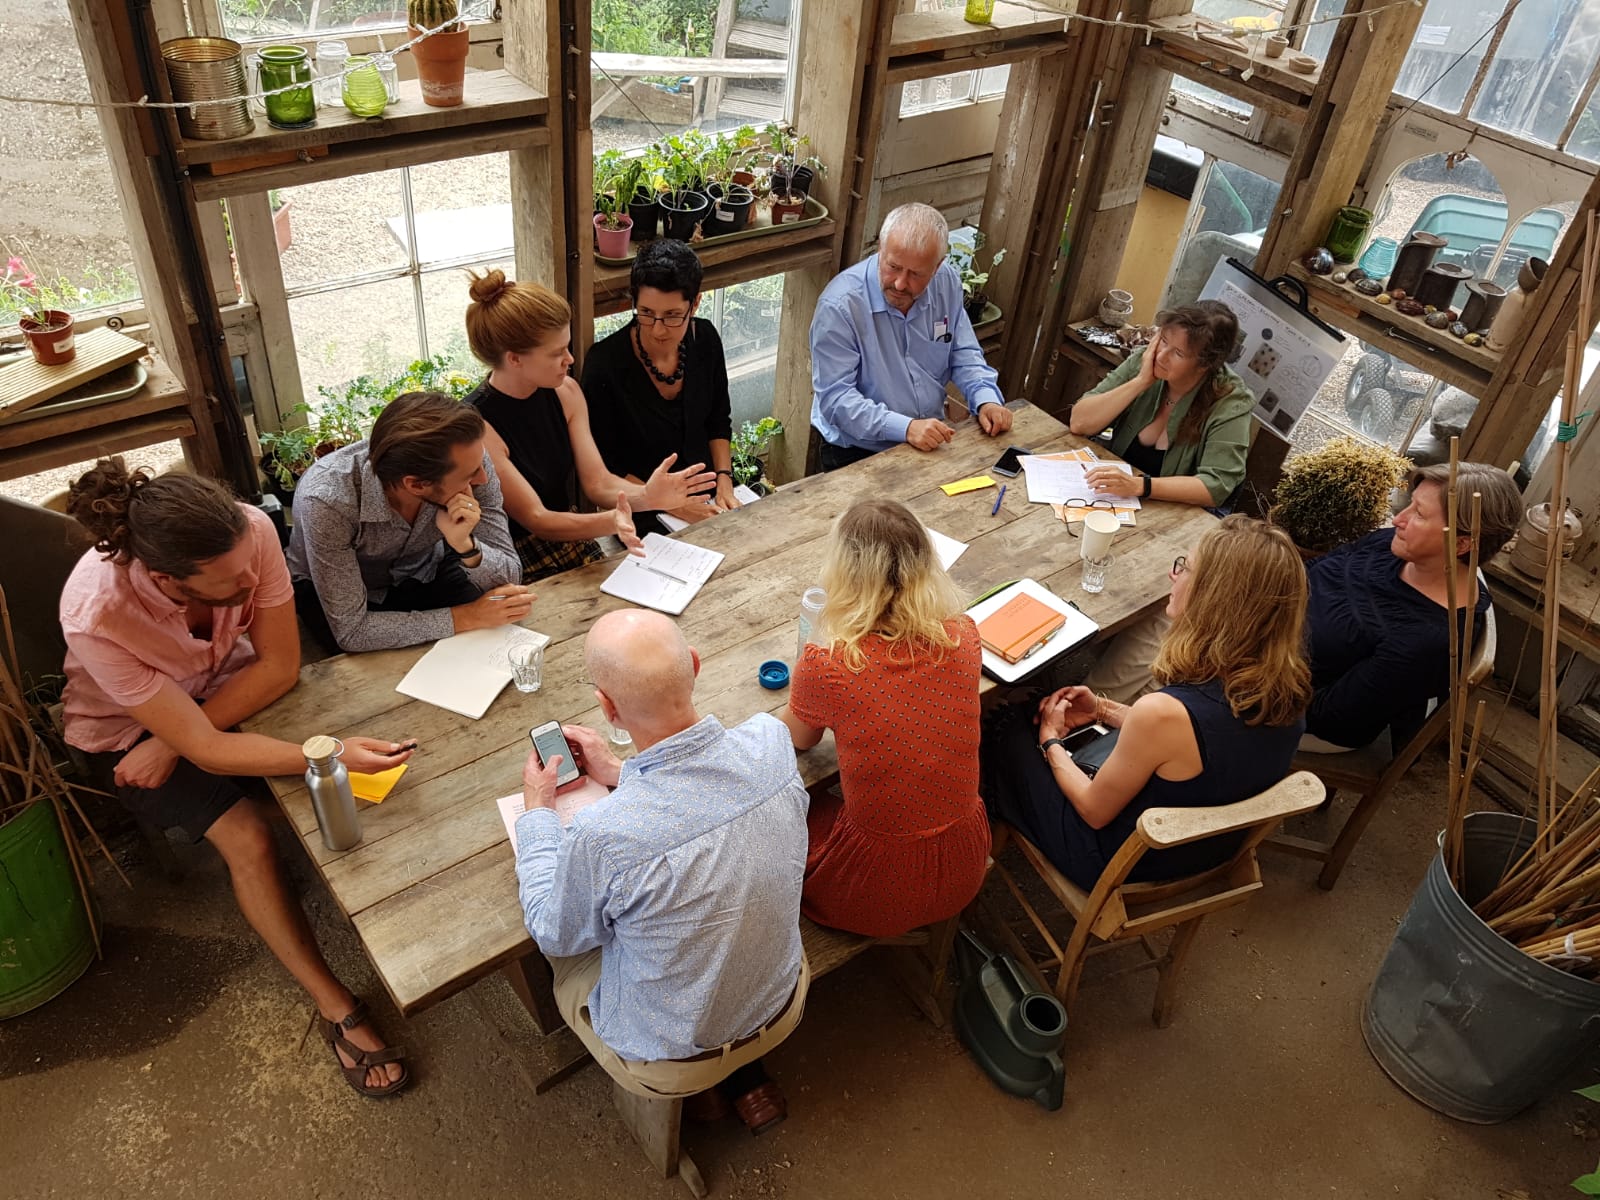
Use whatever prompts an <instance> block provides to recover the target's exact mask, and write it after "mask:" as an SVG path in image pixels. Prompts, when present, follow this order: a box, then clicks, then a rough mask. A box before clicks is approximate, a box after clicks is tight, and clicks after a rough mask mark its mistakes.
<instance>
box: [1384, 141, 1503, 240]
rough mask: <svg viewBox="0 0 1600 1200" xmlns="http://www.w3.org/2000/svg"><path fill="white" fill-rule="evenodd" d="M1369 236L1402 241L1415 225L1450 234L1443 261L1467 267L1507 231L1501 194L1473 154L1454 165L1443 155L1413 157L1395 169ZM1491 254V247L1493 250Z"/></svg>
mask: <svg viewBox="0 0 1600 1200" xmlns="http://www.w3.org/2000/svg"><path fill="white" fill-rule="evenodd" d="M1373 211H1374V217H1373V221H1372V233H1371V236H1372V237H1375V238H1376V237H1387V238H1393V239H1394V240H1395V241H1397V242H1401V243H1403V242H1404V241H1405V239H1406V237H1407V235H1409V234H1410V233H1411V231H1412V230H1414V229H1420V230H1424V231H1426V232H1428V233H1436V234H1438V235H1440V236H1441V237H1444V238H1448V239H1449V241H1450V245H1449V246H1447V247H1446V248H1445V249H1444V250H1442V251H1440V254H1439V257H1440V259H1441V260H1448V261H1450V262H1454V263H1457V264H1459V265H1461V266H1470V265H1472V262H1473V260H1474V255H1478V256H1479V257H1480V258H1481V257H1482V256H1481V253H1480V250H1479V248H1480V247H1483V246H1488V247H1494V246H1497V245H1499V243H1500V239H1501V238H1503V237H1505V233H1506V201H1505V194H1504V193H1503V192H1502V191H1501V190H1500V184H1499V182H1498V181H1497V180H1496V179H1495V177H1494V174H1493V173H1492V172H1491V171H1490V170H1489V169H1488V168H1487V167H1485V166H1484V165H1483V164H1482V163H1480V162H1478V161H1477V160H1476V159H1468V160H1467V161H1466V162H1464V163H1461V164H1460V165H1458V166H1457V167H1455V168H1454V169H1451V168H1450V167H1448V166H1447V165H1446V163H1445V156H1444V155H1442V154H1430V155H1428V156H1427V157H1425V158H1417V159H1413V160H1412V161H1411V162H1408V163H1407V164H1406V165H1405V166H1403V167H1401V168H1400V169H1399V170H1398V171H1397V172H1395V175H1394V178H1393V179H1392V180H1391V181H1390V183H1389V186H1388V187H1387V188H1386V189H1385V190H1384V193H1383V195H1382V197H1381V198H1380V199H1379V201H1378V204H1377V207H1376V208H1375V209H1374V210H1373ZM1491 253H1492V251H1491Z"/></svg>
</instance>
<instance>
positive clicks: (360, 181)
mask: <svg viewBox="0 0 1600 1200" xmlns="http://www.w3.org/2000/svg"><path fill="white" fill-rule="evenodd" d="M269 194H270V196H271V199H272V203H273V205H274V207H275V208H277V207H278V206H283V207H287V208H288V210H289V213H288V218H287V219H288V221H289V228H290V236H291V237H292V239H293V240H292V241H291V242H290V244H289V247H288V249H286V250H283V251H281V252H280V261H281V262H282V264H283V282H284V286H285V287H287V288H288V289H289V290H290V291H291V292H292V291H294V289H296V288H304V287H315V286H317V285H319V284H324V283H332V282H334V281H335V280H340V279H350V278H353V277H355V276H358V275H363V274H366V273H367V272H370V271H381V270H384V269H385V268H392V267H404V266H406V265H407V263H408V261H409V256H408V255H407V253H406V245H407V242H408V240H409V238H408V235H407V233H406V225H405V203H404V201H403V200H402V198H401V183H400V172H399V171H379V172H377V173H375V174H372V175H352V176H350V177H349V178H346V179H330V180H328V181H327V182H325V183H308V184H303V185H302V186H300V187H291V188H274V189H273V190H272V192H271V193H269ZM279 219H280V220H281V219H283V218H281V217H280V218H279ZM278 244H279V245H280V246H281V245H283V238H282V236H280V237H279V239H278Z"/></svg>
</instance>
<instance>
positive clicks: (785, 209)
mask: <svg viewBox="0 0 1600 1200" xmlns="http://www.w3.org/2000/svg"><path fill="white" fill-rule="evenodd" d="M805 215H806V201H805V197H804V196H796V197H791V198H790V199H787V200H780V199H779V198H778V197H776V196H774V197H773V198H772V223H773V224H774V225H793V224H794V223H795V222H796V221H798V220H800V218H801V217H803V216H805Z"/></svg>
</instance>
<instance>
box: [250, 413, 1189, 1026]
mask: <svg viewBox="0 0 1600 1200" xmlns="http://www.w3.org/2000/svg"><path fill="white" fill-rule="evenodd" d="M1014 408H1015V409H1016V427H1015V428H1014V430H1013V431H1012V434H1011V435H1010V436H1009V437H1005V438H998V439H990V438H986V437H984V436H982V434H981V433H980V432H979V431H978V429H977V427H976V425H975V423H974V422H972V421H971V420H968V421H966V422H964V423H963V425H962V427H960V429H959V431H958V432H957V434H956V437H955V439H954V440H953V441H952V442H951V443H950V444H949V445H947V446H945V447H944V448H943V449H941V450H939V451H937V452H935V453H928V454H925V453H921V452H919V451H916V450H913V449H911V448H910V447H908V446H901V447H898V448H896V449H894V450H892V451H889V452H887V453H884V454H880V455H876V456H875V457H873V458H871V459H868V460H867V461H865V462H863V463H860V464H858V465H856V466H853V467H850V468H847V469H845V470H843V471H837V472H834V473H832V474H829V475H815V476H811V477H809V478H806V479H802V480H799V481H797V482H796V483H794V484H791V485H789V486H787V487H785V488H783V489H782V490H780V491H779V492H777V493H776V494H774V495H772V496H769V497H767V498H765V499H763V500H762V501H760V502H759V503H757V504H754V505H751V506H749V507H748V508H745V509H742V510H740V511H738V512H734V513H729V514H726V515H724V516H721V517H718V518H717V519H715V520H713V521H707V522H705V523H704V524H702V525H698V526H694V527H692V528H691V529H689V530H687V531H685V533H684V534H683V535H682V536H684V537H687V538H688V539H689V540H691V541H693V542H695V543H697V544H700V545H704V546H709V547H712V548H714V549H717V550H720V551H722V552H723V553H724V554H726V555H727V559H726V560H725V561H724V562H723V563H722V565H721V566H720V567H719V568H718V570H717V573H716V575H714V576H713V577H712V579H711V581H710V582H709V583H708V584H707V585H706V587H705V588H704V589H703V590H702V591H701V593H700V595H699V596H697V597H696V598H695V600H694V601H693V602H692V603H691V604H690V605H689V608H688V609H687V610H686V611H685V613H684V614H683V616H682V617H680V618H678V621H679V625H680V626H681V628H682V629H683V631H684V634H685V635H686V636H687V637H688V639H689V642H690V643H691V644H692V645H694V646H695V647H696V648H698V650H699V651H700V655H701V672H700V677H699V682H698V684H697V686H696V689H695V701H696V704H697V706H698V707H699V710H700V711H701V712H702V713H714V714H716V715H717V716H718V717H720V718H721V719H722V721H723V722H724V724H730V725H731V724H734V723H736V722H739V721H742V720H744V719H745V718H747V717H749V716H750V715H751V714H753V713H756V712H762V711H770V710H773V709H776V708H778V707H779V706H781V705H782V704H783V702H784V699H785V697H786V692H782V691H779V692H769V691H765V690H763V689H762V688H761V687H760V686H759V685H758V684H757V682H756V668H757V666H758V665H759V664H760V663H761V662H762V661H763V660H765V659H769V658H781V659H785V660H789V659H792V657H793V654H794V646H795V637H796V618H797V616H798V610H799V601H800V594H801V593H802V592H803V591H804V590H805V589H806V588H807V587H808V586H811V585H812V584H814V583H815V582H816V580H817V577H818V573H819V568H820V565H821V561H822V554H823V548H824V541H825V538H826V535H827V533H828V529H829V527H830V526H831V525H832V523H833V520H834V518H835V517H837V516H838V515H839V514H840V513H842V512H843V511H844V510H845V509H847V508H848V507H849V506H850V505H851V504H852V503H854V502H855V501H856V500H859V499H864V498H869V497H878V496H891V497H894V498H897V499H899V500H901V501H903V502H904V503H905V504H906V505H907V506H908V507H909V508H910V509H911V510H912V511H913V512H915V513H916V514H917V515H918V516H919V517H920V518H921V519H922V520H923V521H924V522H925V523H926V524H927V525H928V526H929V527H930V528H933V529H937V530H938V531H939V532H941V533H945V534H948V535H949V536H951V537H954V538H957V539H959V540H961V541H964V542H968V543H970V548H969V549H968V550H967V552H966V553H965V554H963V555H962V556H961V559H960V561H958V562H957V563H956V564H955V566H954V567H953V568H952V569H951V572H950V573H951V575H952V576H953V578H954V579H955V581H956V583H957V584H958V585H960V587H961V588H962V589H963V590H964V591H966V592H967V593H968V594H969V595H971V596H974V597H976V596H978V595H979V594H981V593H982V592H984V591H986V590H988V588H990V587H992V586H993V585H995V584H997V583H1001V582H1004V581H1007V580H1011V579H1016V578H1019V577H1021V576H1031V577H1033V578H1034V579H1037V580H1039V581H1040V582H1041V583H1044V584H1046V585H1047V586H1049V587H1051V588H1052V589H1053V590H1055V591H1056V592H1057V593H1058V594H1060V595H1063V596H1069V597H1071V598H1072V599H1073V600H1075V601H1076V602H1077V603H1078V605H1079V606H1080V607H1081V608H1082V609H1083V610H1084V611H1085V612H1086V613H1088V615H1089V616H1090V617H1092V618H1093V619H1094V620H1095V621H1097V622H1098V623H1099V624H1100V626H1101V628H1102V630H1104V631H1105V632H1107V633H1110V632H1114V631H1115V630H1117V629H1119V628H1121V627H1123V626H1125V625H1127V624H1129V623H1130V622H1132V621H1133V620H1135V619H1136V618H1137V617H1139V616H1141V615H1142V614H1143V613H1145V612H1146V611H1147V610H1149V609H1150V608H1152V607H1154V606H1155V605H1156V604H1158V603H1161V602H1163V601H1164V600H1165V598H1166V595H1167V590H1168V583H1167V569H1168V567H1169V566H1170V565H1171V563H1172V560H1173V559H1174V558H1175V557H1176V556H1177V555H1179V554H1185V553H1188V552H1189V551H1190V550H1191V549H1192V547H1193V545H1194V542H1195V541H1196V539H1197V538H1198V537H1199V536H1200V535H1201V534H1202V533H1204V531H1205V530H1206V529H1207V528H1208V527H1209V526H1210V525H1211V523H1212V518H1211V517H1210V516H1208V515H1207V514H1206V513H1205V512H1204V511H1202V510H1200V509H1196V508H1192V507H1189V506H1186V505H1176V504H1165V503H1160V502H1151V503H1148V504H1146V506H1145V507H1144V509H1143V510H1142V511H1141V512H1140V513H1139V524H1138V527H1137V528H1136V529H1134V530H1125V531H1123V532H1122V533H1121V534H1119V536H1118V539H1117V543H1116V548H1115V554H1116V563H1115V564H1114V566H1113V567H1112V569H1111V573H1110V578H1109V580H1108V583H1107V586H1106V590H1105V591H1104V592H1101V593H1100V594H1099V595H1089V594H1087V593H1085V592H1083V591H1082V590H1081V589H1080V588H1079V587H1078V575H1079V552H1078V542H1077V541H1076V540H1075V539H1073V538H1071V537H1069V536H1068V534H1067V532H1066V530H1065V527H1064V526H1063V525H1062V524H1061V523H1060V522H1059V521H1057V520H1056V518H1055V515H1054V513H1053V512H1052V511H1051V509H1050V507H1049V506H1048V505H1044V504H1029V503H1028V499H1027V491H1026V487H1025V485H1024V483H1023V481H1022V480H1021V479H1020V478H1019V479H1017V480H1015V481H1013V483H1012V486H1011V487H1010V488H1009V490H1008V491H1007V492H1006V495H1005V499H1004V501H1003V503H1002V504H1001V506H1000V512H999V513H998V514H997V515H995V516H992V517H991V516H990V509H991V508H992V507H993V505H994V499H995V492H994V490H993V489H989V490H985V491H981V492H976V493H968V494H966V495H964V496H956V497H948V496H945V495H944V494H943V493H942V492H940V491H939V490H938V485H939V484H941V483H948V482H950V481H951V480H955V479H961V478H964V477H966V476H969V475H977V474H982V473H984V472H985V471H987V470H988V468H989V466H990V465H991V464H992V463H993V462H994V460H995V459H996V458H997V457H998V455H999V453H1000V451H1001V450H1002V449H1004V447H1005V446H1006V445H1008V444H1012V445H1018V446H1027V447H1029V448H1030V449H1033V450H1035V451H1039V452H1044V451H1050V450H1062V449H1067V448H1070V447H1073V446H1079V445H1082V444H1083V439H1081V438H1077V437H1074V436H1073V435H1071V434H1070V433H1068V432H1067V430H1066V427H1065V426H1063V425H1062V424H1061V423H1060V422H1058V421H1056V420H1054V419H1053V418H1051V417H1049V416H1048V415H1046V414H1045V413H1044V412H1042V411H1041V410H1039V409H1037V408H1034V407H1032V406H1030V405H1027V404H1025V403H1018V404H1016V405H1014ZM614 567H615V563H614V562H610V563H596V564H593V565H591V566H588V567H584V568H581V569H578V570H575V571H569V572H566V573H565V574H562V575H559V576H556V577H554V578H551V579H547V580H544V581H542V582H541V583H540V584H538V585H537V588H538V593H539V596H538V600H537V602H536V603H535V604H534V607H533V612H532V615H531V617H530V619H529V621H528V624H529V626H530V627H532V628H535V629H538V630H539V631H541V632H543V633H546V634H548V635H550V638H551V645H550V647H549V648H548V650H547V651H546V653H545V660H544V686H543V688H542V689H541V690H540V691H539V692H537V693H535V694H533V695H527V696H525V695H522V694H520V693H518V692H516V691H514V690H511V689H507V690H506V691H505V692H504V693H502V694H501V696H500V698H499V699H497V700H496V701H495V703H494V704H493V706H491V708H490V709H489V711H488V712H487V713H486V714H485V715H484V717H483V718H482V719H481V720H478V721H473V720H469V719H468V718H466V717H461V716H457V715H456V714H454V713H451V712H447V711H445V710H443V709H440V708H435V707H433V706H431V705H428V704H423V703H421V702H419V701H413V700H410V699H408V698H407V697H405V696H402V695H400V694H399V693H398V692H396V691H395V690H394V685H395V684H396V683H397V682H399V680H400V678H401V677H402V676H403V675H404V674H405V673H406V671H407V670H409V669H410V667H411V665H412V664H413V663H414V662H416V660H417V659H418V658H419V657H421V655H422V653H423V652H424V651H425V650H426V649H427V647H425V646H414V647H410V648H408V649H405V650H387V651H379V652H375V653H370V654H346V655H340V656H338V657H336V658H331V659H328V660H326V661H323V662H319V663H315V664H312V665H311V666H308V667H307V668H305V670H304V671H302V672H301V676H300V683H299V686H298V687H296V688H295V689H294V690H293V691H292V692H290V693H289V694H288V695H287V696H285V697H283V699H281V700H279V701H278V702H277V703H275V704H273V705H272V706H271V707H269V708H267V709H266V710H264V711H263V712H261V713H259V714H257V715H256V716H255V717H253V718H251V719H250V720H249V721H247V722H245V725H244V727H245V728H246V729H247V730H249V731H250V732H253V733H264V734H268V735H270V736H273V737H281V738H284V739H286V740H288V741H293V742H299V741H301V740H303V739H305V738H307V737H310V736H311V735H312V734H317V733H328V734H333V735H335V736H345V735H349V734H367V735H369V736H373V737H381V738H393V739H396V740H398V739H400V738H401V737H416V738H418V739H419V740H420V741H421V743H422V748H421V750H420V751H419V752H418V753H417V755H416V756H415V757H414V758H413V760H412V763H411V768H410V770H409V771H407V773H406V775H405V777H404V779H403V780H402V781H401V783H400V785H399V786H398V787H397V788H396V789H395V791H394V792H393V793H392V794H391V795H390V797H389V798H388V800H387V801H385V802H384V803H383V804H382V805H363V806H362V807H363V811H362V814H361V818H362V830H363V833H364V837H363V840H362V841H361V843H360V844H359V845H358V846H356V847H355V848H354V849H352V850H348V851H344V852H342V853H335V852H331V851H329V850H327V849H325V848H324V847H323V845H322V841H321V838H320V837H319V835H318V833H317V824H316V818H315V816H314V815H313V814H312V810H311V805H310V801H309V798H308V796H307V794H306V789H305V785H304V782H303V781H302V780H300V779H298V778H295V777H286V778H278V779H274V780H272V781H271V785H272V790H273V793H274V795H276V796H277V798H278V802H279V803H280V804H281V805H282V807H283V810H284V812H285V813H286V814H287V815H288V817H289V820H290V821H291V822H292V823H293V825H294V827H295V829H296V830H297V831H298V832H299V834H300V837H301V841H302V842H303V844H304V845H305V848H306V852H307V853H308V854H309V855H310V856H311V859H312V861H313V862H314V863H315V864H316V866H317V869H318V871H319V872H320V873H321V874H322V877H323V879H324V881H325V882H326V883H327V885H328V890H329V891H330V892H331V893H332V894H333V896H334V898H335V900H337V901H338V903H339V906H340V907H341V908H342V909H343V910H344V912H345V914H346V915H347V916H348V917H349V918H350V920H351V921H352V922H353V923H354V925H355V927H356V930H357V932H358V933H359V934H360V936H361V941H362V944H363V945H364V947H365V948H366V952H367V956H368V957H369V958H370V959H371V960H372V964H373V966H374V967H375V968H376V970H377V973H378V976H379V978H381V979H382V980H383V983H384V986H385V987H386V988H387V989H388V990H389V994H390V996H391V997H392V998H393V1000H394V1003H395V1005H396V1007H397V1008H399V1010H400V1011H401V1012H402V1013H404V1014H406V1015H410V1014H412V1013H416V1012H419V1011H421V1010H422V1009H425V1008H427V1007H428V1006H429V1005H431V1004H434V1003H437V1002H438V1001H440V1000H443V999H444V998H445V997H447V996H450V995H452V994H453V993H455V992H457V991H460V990H461V989H463V988H465V987H467V986H469V985H470V984H472V983H473V982H474V981H476V980H478V979H481V978H483V977H484V976H485V975H488V974H490V973H492V972H493V971H495V970H497V969H499V968H501V967H502V966H506V965H508V964H513V963H515V964H518V970H519V971H520V972H521V973H522V976H523V977H522V979H521V981H520V984H521V986H518V991H519V992H520V993H521V994H522V996H523V999H524V1001H525V1002H528V1003H529V1004H530V1008H531V1009H532V1010H533V1012H534V1016H535V1019H536V1020H538V1021H539V1022H540V1027H541V1029H542V1030H544V1031H545V1032H549V1031H551V1029H553V1028H557V1027H559V1023H560V1022H559V1017H556V1016H555V1015H554V1011H553V1005H552V1004H551V1003H550V1000H549V997H548V992H547V989H546V988H545V987H544V986H543V984H544V982H545V979H544V977H543V975H542V972H544V971H547V970H548V968H547V967H545V966H544V962H543V958H542V956H540V955H537V954H531V953H530V952H531V951H532V950H533V949H534V945H533V942H532V941H531V940H530V938H529V937H528V934H527V931H526V929H525V928H524V927H523V924H522V913H521V911H520V909H519V908H518V905H517V884H516V877H515V873H514V871H513V868H512V855H511V850H510V847H509V846H508V844H507V840H506V836H505V830H504V827H503V826H502V825H501V822H500V816H499V813H498V812H497V811H496V809H495V805H494V800H495V799H496V798H497V797H499V796H504V795H506V794H508V793H510V792H513V791H515V790H516V789H517V788H518V786H519V781H520V779H521V772H522V764H523V761H524V759H525V758H526V757H527V754H528V738H527V733H528V730H529V728H531V727H532V726H534V725H537V724H540V723H541V722H544V721H548V720H552V719H554V720H560V721H565V722H579V723H583V724H591V725H597V724H599V722H600V715H599V711H598V708H597V706H596V703H595V698H594V689H593V687H592V686H591V685H590V684H588V683H586V682H584V681H583V638H584V634H585V633H586V632H587V630H588V628H589V626H590V624H591V623H592V622H593V621H594V619H595V618H596V617H598V616H600V615H601V614H602V613H605V612H609V611H611V610H613V609H617V608H622V607H625V605H624V604H623V602H622V601H620V600H616V599H613V598H612V597H610V596H606V595H603V594H602V593H601V592H600V588H599V585H600V582H601V581H602V580H603V579H604V578H605V577H606V576H607V575H608V574H609V573H610V572H611V571H612V570H613V568H614ZM984 686H985V689H988V688H990V687H992V686H994V685H993V684H992V683H990V682H989V681H988V680H985V684H984ZM800 762H801V773H802V774H803V775H804V777H805V779H806V782H807V783H808V784H815V783H818V782H822V781H825V780H827V779H829V778H830V777H831V776H833V775H834V774H836V773H837V770H838V766H837V760H836V758H835V754H834V748H833V741H832V738H831V736H829V737H827V738H825V739H824V740H823V742H822V744H821V745H819V746H817V747H816V748H815V749H813V750H810V751H807V752H806V753H804V754H802V755H801V756H800ZM512 979H513V983H514V984H518V983H519V980H518V977H517V974H516V973H513V975H512Z"/></svg>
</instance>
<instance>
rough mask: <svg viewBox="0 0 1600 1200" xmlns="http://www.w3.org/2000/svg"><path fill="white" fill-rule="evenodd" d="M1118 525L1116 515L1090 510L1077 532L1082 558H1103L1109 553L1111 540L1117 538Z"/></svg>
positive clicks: (1100, 509) (1103, 510)
mask: <svg viewBox="0 0 1600 1200" xmlns="http://www.w3.org/2000/svg"><path fill="white" fill-rule="evenodd" d="M1118 528H1120V523H1119V522H1118V521H1117V514H1116V513H1111V512H1107V511H1106V510H1105V509H1103V508H1091V509H1090V510H1089V511H1088V513H1086V514H1085V515H1084V518H1083V525H1082V527H1081V528H1080V529H1079V531H1078V541H1079V542H1080V543H1081V544H1080V546H1079V549H1080V550H1081V551H1082V552H1083V557H1084V558H1104V557H1105V556H1106V555H1107V554H1110V553H1111V539H1112V538H1114V537H1116V536H1117V530H1118Z"/></svg>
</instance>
